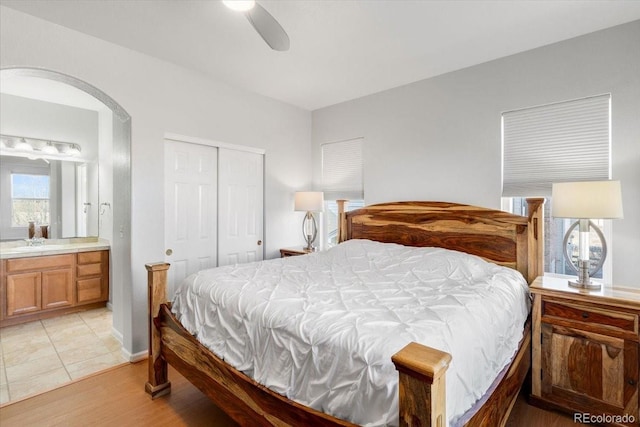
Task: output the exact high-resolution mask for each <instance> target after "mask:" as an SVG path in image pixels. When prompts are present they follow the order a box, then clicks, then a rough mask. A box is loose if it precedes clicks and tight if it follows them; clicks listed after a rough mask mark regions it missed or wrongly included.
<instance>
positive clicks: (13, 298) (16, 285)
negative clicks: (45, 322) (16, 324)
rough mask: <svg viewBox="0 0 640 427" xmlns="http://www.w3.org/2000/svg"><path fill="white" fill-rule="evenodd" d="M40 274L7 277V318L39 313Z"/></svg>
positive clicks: (40, 299)
mask: <svg viewBox="0 0 640 427" xmlns="http://www.w3.org/2000/svg"><path fill="white" fill-rule="evenodd" d="M40 283H41V277H40V273H37V272H36V273H21V274H9V275H7V312H6V313H7V317H10V316H17V315H20V314H27V313H32V312H34V311H39V310H40V307H41V301H42V294H41V287H40Z"/></svg>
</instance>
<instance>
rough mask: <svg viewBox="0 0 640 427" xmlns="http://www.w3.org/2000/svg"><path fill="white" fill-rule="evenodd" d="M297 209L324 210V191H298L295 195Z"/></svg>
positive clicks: (303, 210) (307, 210) (305, 210)
mask: <svg viewBox="0 0 640 427" xmlns="http://www.w3.org/2000/svg"><path fill="white" fill-rule="evenodd" d="M294 209H295V210H296V211H302V212H321V211H322V210H324V193H323V192H322V191H298V192H297V193H296V196H295V208H294Z"/></svg>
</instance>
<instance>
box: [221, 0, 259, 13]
mask: <svg viewBox="0 0 640 427" xmlns="http://www.w3.org/2000/svg"><path fill="white" fill-rule="evenodd" d="M222 3H223V4H224V5H225V6H227V7H228V8H229V9H231V10H235V11H236V12H246V11H247V10H251V9H253V7H254V6H255V5H256V2H255V0H222Z"/></svg>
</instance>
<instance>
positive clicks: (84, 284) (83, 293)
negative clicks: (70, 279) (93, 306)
mask: <svg viewBox="0 0 640 427" xmlns="http://www.w3.org/2000/svg"><path fill="white" fill-rule="evenodd" d="M77 290H78V304H82V303H87V302H92V301H99V300H101V299H102V279H101V278H100V277H96V278H93V279H82V280H78V281H77Z"/></svg>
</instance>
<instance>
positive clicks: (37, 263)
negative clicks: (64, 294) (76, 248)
mask: <svg viewBox="0 0 640 427" xmlns="http://www.w3.org/2000/svg"><path fill="white" fill-rule="evenodd" d="M73 258H74V255H73V254H68V255H67V254H65V255H50V256H38V257H29V258H13V259H8V260H7V273H13V272H16V271H33V270H42V269H50V268H69V267H71V266H72V265H73V261H74V260H73Z"/></svg>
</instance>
